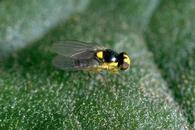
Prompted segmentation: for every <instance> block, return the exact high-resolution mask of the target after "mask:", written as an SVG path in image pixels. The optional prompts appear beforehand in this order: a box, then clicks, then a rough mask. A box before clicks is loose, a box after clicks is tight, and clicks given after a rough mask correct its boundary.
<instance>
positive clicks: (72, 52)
mask: <svg viewBox="0 0 195 130" xmlns="http://www.w3.org/2000/svg"><path fill="white" fill-rule="evenodd" d="M103 49H105V48H104V47H102V46H100V45H98V44H93V43H91V44H90V43H84V42H80V41H61V42H58V43H56V44H54V45H53V47H52V50H53V51H54V52H56V53H58V54H59V55H62V56H64V57H70V58H73V59H90V58H92V57H93V56H94V53H95V52H96V51H97V50H103Z"/></svg>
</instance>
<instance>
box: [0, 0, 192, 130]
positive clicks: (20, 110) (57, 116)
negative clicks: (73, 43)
mask: <svg viewBox="0 0 195 130" xmlns="http://www.w3.org/2000/svg"><path fill="white" fill-rule="evenodd" d="M0 3H1V4H0V7H1V8H0V10H1V11H0V16H1V21H0V27H1V31H0V36H1V37H2V38H1V39H0V50H1V52H2V53H1V55H6V56H7V57H6V58H2V59H1V61H0V74H1V76H0V127H1V129H132V130H134V129H138V130H139V129H154V130H156V129H159V130H161V129H175V130H178V129H181V130H184V129H192V128H193V127H194V111H193V109H194V104H195V103H194V84H193V83H194V82H193V81H194V78H193V74H194V73H193V72H194V67H193V54H194V49H193V42H194V40H193V31H194V29H193V11H194V9H195V7H194V6H193V3H194V2H193V1H191V3H188V2H187V1H186V2H185V1H182V0H178V1H176V0H175V1H168V0H165V1H163V2H161V1H160V0H131V1H129V0H123V1H120V0H93V1H76V0H75V1H74V0H73V1H70V0H66V1H63V0H59V1H55V2H54V1H52V0H48V1H47V2H46V1H45V0H42V1H41V0H40V1H39V0H32V1H31V2H28V3H27V2H26V1H24V0H21V2H20V3H18V2H16V0H14V1H9V0H8V1H5V0H2V1H0ZM21 5H23V6H21ZM21 9H23V11H21ZM13 12H14V13H13ZM60 40H80V41H85V42H97V43H99V44H101V45H104V46H107V47H109V48H112V49H115V50H118V51H119V52H120V51H126V52H128V54H129V55H130V57H131V58H132V65H131V67H130V69H129V70H128V71H126V72H121V73H119V74H118V75H113V74H110V73H103V74H98V73H87V72H80V71H79V72H66V71H65V72H64V71H61V70H58V69H56V68H54V67H53V66H52V64H51V62H52V59H53V57H54V56H55V54H53V53H52V52H51V51H50V47H51V45H52V44H53V43H54V42H56V41H60ZM27 45H28V46H27ZM21 48H22V49H21ZM170 50H172V51H170ZM180 54H181V55H180ZM180 76H181V77H180ZM182 81H183V82H182ZM186 82H187V84H186Z"/></svg>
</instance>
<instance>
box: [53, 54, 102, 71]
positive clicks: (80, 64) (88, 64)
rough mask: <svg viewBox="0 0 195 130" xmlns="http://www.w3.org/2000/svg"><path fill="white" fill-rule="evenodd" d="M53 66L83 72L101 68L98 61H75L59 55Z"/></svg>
mask: <svg viewBox="0 0 195 130" xmlns="http://www.w3.org/2000/svg"><path fill="white" fill-rule="evenodd" d="M53 65H54V66H55V67H57V68H59V69H62V70H82V69H87V68H93V67H94V68H95V67H97V66H99V62H98V61H97V60H96V59H73V58H69V57H65V56H61V55H58V56H56V57H55V58H54V60H53Z"/></svg>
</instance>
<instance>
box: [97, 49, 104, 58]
mask: <svg viewBox="0 0 195 130" xmlns="http://www.w3.org/2000/svg"><path fill="white" fill-rule="evenodd" d="M96 56H97V57H98V58H99V59H103V51H99V52H97V53H96Z"/></svg>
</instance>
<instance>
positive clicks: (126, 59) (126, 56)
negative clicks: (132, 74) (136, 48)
mask: <svg viewBox="0 0 195 130" xmlns="http://www.w3.org/2000/svg"><path fill="white" fill-rule="evenodd" d="M124 57H125V58H124V62H126V63H128V64H129V65H130V64H131V61H130V58H129V56H128V55H124Z"/></svg>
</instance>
